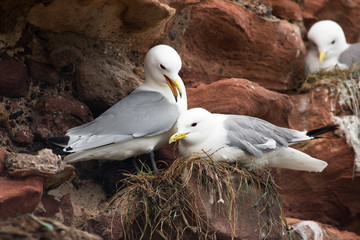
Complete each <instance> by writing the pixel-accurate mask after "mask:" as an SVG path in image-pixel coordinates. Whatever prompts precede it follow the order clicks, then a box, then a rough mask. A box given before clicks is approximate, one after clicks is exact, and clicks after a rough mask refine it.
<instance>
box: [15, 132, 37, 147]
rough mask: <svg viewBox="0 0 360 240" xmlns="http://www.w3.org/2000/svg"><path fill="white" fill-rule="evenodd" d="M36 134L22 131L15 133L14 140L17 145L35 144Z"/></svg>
mask: <svg viewBox="0 0 360 240" xmlns="http://www.w3.org/2000/svg"><path fill="white" fill-rule="evenodd" d="M34 138H35V136H34V134H33V133H32V132H31V131H30V129H22V130H19V131H17V132H15V133H14V137H13V138H12V140H13V141H14V142H17V143H25V144H29V145H30V144H33V142H34Z"/></svg>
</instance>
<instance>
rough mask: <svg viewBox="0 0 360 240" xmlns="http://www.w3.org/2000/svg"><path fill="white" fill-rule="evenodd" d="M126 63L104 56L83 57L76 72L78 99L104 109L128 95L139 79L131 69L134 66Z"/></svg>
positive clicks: (137, 84)
mask: <svg viewBox="0 0 360 240" xmlns="http://www.w3.org/2000/svg"><path fill="white" fill-rule="evenodd" d="M128 64H129V65H127V64H126V63H118V62H115V61H113V60H111V59H104V58H100V59H84V60H83V62H82V63H80V64H79V66H78V68H77V72H76V83H77V89H78V93H79V98H80V100H82V101H84V102H86V103H91V104H92V105H95V106H97V107H99V108H102V109H101V110H103V111H105V110H106V109H107V108H109V107H111V106H112V105H114V104H115V103H116V102H118V101H119V100H121V99H122V98H124V97H126V96H127V95H129V94H130V93H131V92H132V91H134V90H135V89H136V88H137V87H138V86H139V85H140V84H141V79H140V78H139V77H138V76H136V74H135V73H134V72H133V71H132V69H133V67H134V66H132V65H131V64H130V63H128ZM104 106H105V108H104Z"/></svg>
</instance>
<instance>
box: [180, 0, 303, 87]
mask: <svg viewBox="0 0 360 240" xmlns="http://www.w3.org/2000/svg"><path fill="white" fill-rule="evenodd" d="M187 24H188V25H187V28H186V32H185V35H184V39H183V40H182V43H181V47H180V48H179V49H178V50H179V52H180V55H181V57H182V61H183V70H182V74H181V76H182V78H183V80H184V82H185V83H186V84H187V86H188V87H193V86H194V85H197V84H198V83H199V82H202V83H207V84H209V83H211V82H214V81H217V80H219V79H224V78H230V77H238V78H246V79H249V80H251V81H253V82H257V83H259V84H261V85H262V86H265V87H266V88H270V89H275V90H281V91H285V90H289V89H292V88H294V86H295V85H294V84H295V82H294V78H293V77H294V76H295V74H296V72H297V71H298V70H299V68H300V66H301V65H302V64H303V61H304V52H305V47H304V44H303V41H302V39H301V35H300V31H299V28H298V27H297V26H295V25H293V24H290V23H289V22H287V21H268V20H266V19H264V18H261V17H259V16H257V15H256V14H255V13H252V12H249V11H248V10H246V9H245V8H243V7H242V6H240V5H239V4H237V3H235V2H231V1H221V0H214V1H205V2H203V3H200V4H197V5H194V6H193V7H192V10H191V14H190V19H189V21H188V23H187Z"/></svg>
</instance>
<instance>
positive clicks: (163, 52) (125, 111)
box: [50, 45, 187, 166]
mask: <svg viewBox="0 0 360 240" xmlns="http://www.w3.org/2000/svg"><path fill="white" fill-rule="evenodd" d="M144 67H145V82H144V84H143V85H141V86H140V87H138V88H137V89H136V90H135V91H133V92H132V93H131V94H130V95H128V96H127V97H125V98H124V99H122V100H121V101H119V102H118V103H116V104H115V105H113V106H112V107H111V108H109V109H108V110H107V111H105V112H104V113H103V114H101V115H100V116H99V117H97V118H96V119H94V120H93V121H91V122H89V123H86V124H84V125H81V126H78V127H75V128H72V129H70V130H68V131H67V133H66V136H65V138H66V140H67V142H66V144H61V143H60V142H59V139H58V138H53V139H50V141H52V142H54V143H55V144H58V145H62V146H63V147H64V150H63V151H65V152H67V153H71V154H70V155H67V156H66V157H65V158H64V160H65V161H67V162H77V161H85V160H91V159H110V160H123V159H126V158H129V157H132V156H138V155H141V154H147V153H150V156H151V160H152V162H153V164H154V156H153V152H152V151H153V150H155V149H157V148H159V147H160V146H161V145H163V144H166V143H167V141H168V139H169V138H170V136H171V135H172V134H173V133H175V124H176V121H177V119H178V117H179V115H180V113H181V112H184V111H186V109H187V98H186V90H185V86H184V83H183V82H182V80H181V78H180V77H179V75H178V73H179V71H180V69H181V59H180V56H179V55H178V53H177V52H176V51H175V50H174V49H173V48H171V47H169V46H167V45H158V46H155V47H153V48H151V49H150V50H149V52H148V53H147V54H146V56H145V63H144ZM154 166H155V165H154Z"/></svg>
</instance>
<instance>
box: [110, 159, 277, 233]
mask: <svg viewBox="0 0 360 240" xmlns="http://www.w3.org/2000/svg"><path fill="white" fill-rule="evenodd" d="M234 175H236V176H237V177H238V178H240V181H236V183H234V180H233V176H234ZM191 179H192V181H193V180H194V179H195V181H196V182H197V185H198V186H206V190H207V191H208V192H211V193H212V196H214V198H215V199H214V202H218V203H219V202H221V201H223V200H224V199H225V201H227V202H229V203H230V204H229V206H230V207H229V209H228V213H227V216H229V221H230V222H232V223H234V224H235V223H236V221H235V215H236V211H237V210H236V208H235V207H236V201H239V197H241V198H244V197H245V196H246V194H248V192H249V183H252V185H253V186H256V188H257V191H259V192H260V193H261V194H260V195H262V196H261V197H260V198H258V200H257V201H255V202H254V206H253V207H254V208H256V207H257V206H260V207H261V209H258V211H259V215H260V213H261V211H264V209H265V208H267V210H268V209H269V208H271V207H270V206H272V204H274V203H273V201H276V202H277V203H278V204H279V202H278V201H279V199H278V198H279V195H278V193H277V191H276V189H275V185H274V183H273V181H272V178H271V175H270V174H269V173H268V172H265V173H264V172H263V173H262V174H259V173H254V172H249V171H247V170H245V169H242V168H238V167H236V166H234V165H230V164H228V163H226V162H214V161H212V160H209V159H206V158H199V157H191V158H188V159H177V160H175V161H174V163H173V164H172V165H171V166H170V167H169V168H168V169H166V170H164V172H162V173H161V174H158V175H155V176H153V175H150V174H147V173H144V172H139V173H138V174H137V175H128V177H127V178H126V179H125V180H124V181H123V188H122V189H120V190H119V191H118V193H117V194H116V195H115V196H114V197H113V198H112V199H111V200H110V201H109V205H108V210H109V211H111V213H112V214H113V216H114V217H120V218H121V222H122V224H123V229H124V236H125V239H152V238H156V239H159V238H160V239H187V238H189V236H197V238H198V239H206V238H208V237H210V238H211V239H216V233H215V232H214V230H213V229H210V228H209V225H208V224H207V222H206V221H207V220H206V219H204V218H203V217H201V216H200V215H201V214H200V212H201V211H200V209H198V207H197V206H196V204H195V203H194V195H193V194H192V193H190V192H189V190H188V188H187V187H186V186H187V185H188V184H190V180H191ZM264 193H266V194H264ZM260 202H262V204H259V203H260ZM264 202H265V203H264ZM260 207H259V208H260ZM273 217H274V218H275V216H273ZM277 218H278V216H277ZM267 220H269V219H267ZM269 221H272V219H270V220H269ZM233 228H234V229H235V226H233ZM234 229H232V232H233V235H234V234H235V233H234V231H235V230H234ZM155 236H156V237H155Z"/></svg>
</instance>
